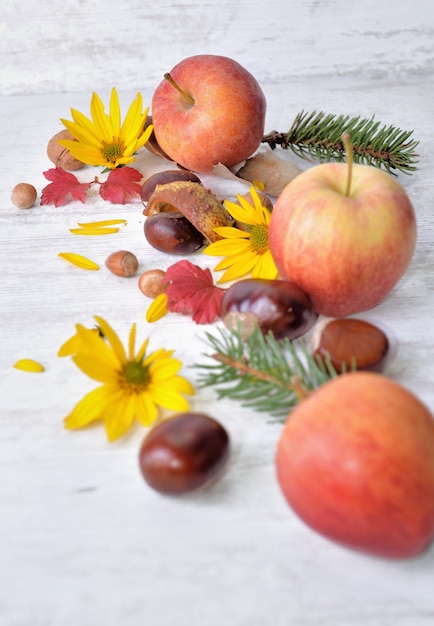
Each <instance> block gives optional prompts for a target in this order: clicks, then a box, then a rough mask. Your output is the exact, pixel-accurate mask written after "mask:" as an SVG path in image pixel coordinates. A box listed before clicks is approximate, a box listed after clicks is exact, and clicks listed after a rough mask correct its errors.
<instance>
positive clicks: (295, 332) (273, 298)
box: [220, 278, 318, 340]
mask: <svg viewBox="0 0 434 626" xmlns="http://www.w3.org/2000/svg"><path fill="white" fill-rule="evenodd" d="M235 312H237V313H239V314H240V315H245V314H246V313H249V314H250V315H249V322H250V321H251V316H252V315H254V316H255V317H256V323H257V324H258V327H259V328H260V330H261V331H262V332H263V333H264V334H266V333H268V332H269V331H271V332H272V333H273V335H274V338H275V339H277V340H280V339H283V338H285V337H287V338H288V339H291V340H292V339H296V338H297V337H300V336H301V335H304V334H305V333H306V332H307V331H308V330H309V329H310V328H312V326H313V325H314V324H315V322H316V320H317V318H318V316H317V314H316V313H315V311H314V309H313V306H312V303H311V301H310V299H309V297H308V296H307V295H306V294H305V293H304V291H302V290H301V289H300V288H299V287H297V285H295V284H294V283H291V282H289V281H287V280H278V279H276V280H269V279H265V278H246V279H244V280H240V281H237V282H236V283H234V284H233V285H231V286H230V287H229V288H228V289H227V290H226V292H225V294H224V296H223V300H222V304H221V309H220V314H221V317H222V318H225V317H226V316H227V315H228V314H229V313H235ZM231 324H232V326H233V320H232V322H231Z"/></svg>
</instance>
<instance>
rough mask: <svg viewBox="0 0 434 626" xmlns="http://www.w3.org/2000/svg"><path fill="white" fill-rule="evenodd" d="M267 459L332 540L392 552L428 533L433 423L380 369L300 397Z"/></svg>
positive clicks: (433, 533) (433, 532) (408, 549)
mask: <svg viewBox="0 0 434 626" xmlns="http://www.w3.org/2000/svg"><path fill="white" fill-rule="evenodd" d="M276 466H277V477H278V481H279V484H280V487H281V489H282V491H283V494H284V496H285V498H286V500H287V502H288V503H289V505H290V506H291V507H292V509H293V510H294V511H295V513H296V514H297V515H298V516H299V517H300V518H301V519H302V520H303V521H304V522H305V523H306V524H307V525H308V526H310V527H311V528H312V529H314V530H315V531H317V532H318V533H320V534H322V535H324V536H325V537H327V538H329V539H331V540H334V541H336V542H339V543H341V544H343V545H345V546H347V547H350V548H354V549H356V550H360V551H363V552H368V553H371V554H374V555H377V556H382V557H388V558H395V559H398V558H409V557H413V556H416V555H417V554H419V553H421V552H422V551H423V550H425V549H426V548H427V546H428V545H429V544H430V543H431V542H432V540H433V539H434V420H433V417H432V415H431V413H430V412H429V410H428V409H427V408H426V407H425V405H424V404H422V402H421V401H420V400H419V399H418V398H416V397H415V396H414V395H413V394H412V393H411V392H409V391H408V390H406V389H405V388H404V387H402V386H401V385H399V384H398V383H396V382H394V381H392V380H391V379H388V378H386V377H385V376H384V375H382V374H375V373H372V372H355V373H349V374H343V375H342V376H339V377H337V378H335V379H333V380H332V381H331V382H329V383H326V384H325V385H324V386H322V387H320V388H319V389H318V390H317V391H315V392H314V393H313V394H312V395H311V396H310V397H309V398H308V399H306V400H304V401H302V402H301V404H299V405H298V406H297V407H296V408H295V410H294V411H293V412H292V413H291V415H290V416H289V418H288V421H287V422H286V424H285V426H284V429H283V431H282V434H281V437H280V439H279V442H278V446H277V455H276Z"/></svg>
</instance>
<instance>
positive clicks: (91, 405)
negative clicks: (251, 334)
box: [65, 316, 194, 441]
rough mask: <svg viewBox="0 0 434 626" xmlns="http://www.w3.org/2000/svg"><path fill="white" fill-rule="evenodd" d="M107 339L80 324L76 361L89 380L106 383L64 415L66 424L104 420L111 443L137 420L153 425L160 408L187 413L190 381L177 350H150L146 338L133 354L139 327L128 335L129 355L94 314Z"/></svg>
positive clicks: (192, 392)
mask: <svg viewBox="0 0 434 626" xmlns="http://www.w3.org/2000/svg"><path fill="white" fill-rule="evenodd" d="M95 319H96V321H97V324H98V328H99V329H100V330H101V332H102V334H103V335H104V337H105V339H103V338H102V337H101V336H100V335H99V334H97V333H95V332H94V330H92V329H88V328H85V327H84V326H81V325H80V324H77V325H76V329H77V333H78V334H80V336H81V340H82V342H83V350H82V351H80V352H78V353H76V354H75V355H74V356H73V361H74V363H75V364H76V365H77V367H79V368H80V369H81V370H82V372H84V373H85V374H86V375H87V376H89V377H90V378H92V379H94V380H97V381H98V382H100V383H102V385H100V386H99V387H96V388H95V389H93V390H92V391H90V392H89V393H87V394H86V395H85V396H84V398H82V399H81V400H80V401H79V402H78V404H76V406H75V407H74V409H73V410H72V412H71V413H70V415H68V416H67V417H66V418H65V427H66V428H68V429H76V428H82V427H84V426H87V425H88V424H90V423H91V422H94V421H96V420H103V422H104V426H105V429H106V432H107V437H108V439H109V441H114V440H115V439H118V438H119V437H121V436H122V435H123V434H124V433H125V432H126V431H127V430H128V429H129V428H130V426H131V425H132V423H133V421H134V419H135V418H136V419H137V420H138V421H139V422H140V423H141V424H143V426H149V425H150V424H152V422H154V421H155V420H156V418H157V417H158V412H159V407H161V408H165V409H169V410H172V411H187V410H188V409H189V404H188V402H187V400H186V399H185V398H184V397H183V394H187V395H192V394H194V389H193V387H192V385H191V384H190V383H189V382H188V381H187V380H186V379H185V378H183V377H182V376H178V371H179V370H180V369H181V367H182V363H181V361H179V360H178V359H175V358H173V357H172V354H173V350H165V349H159V350H156V351H155V352H152V353H151V354H149V355H147V354H146V349H147V347H148V342H149V340H148V339H146V340H145V341H144V342H143V343H142V345H141V347H140V349H139V350H138V352H137V354H135V338H136V325H135V324H133V325H132V327H131V330H130V335H129V344H128V354H127V352H126V351H125V348H124V346H123V345H122V342H121V340H120V339H119V337H118V335H117V334H116V332H115V331H114V330H113V328H112V327H111V326H110V325H109V324H108V322H106V321H105V320H104V319H103V318H101V317H98V316H95Z"/></svg>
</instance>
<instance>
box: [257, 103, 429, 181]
mask: <svg viewBox="0 0 434 626" xmlns="http://www.w3.org/2000/svg"><path fill="white" fill-rule="evenodd" d="M345 133H349V135H350V137H351V142H352V144H353V152H354V155H353V158H354V162H356V163H364V164H366V165H373V166H375V167H378V168H380V169H381V168H383V169H385V170H386V171H387V172H389V173H390V174H394V173H395V172H394V170H399V171H401V172H404V173H405V174H410V173H411V172H413V171H415V170H416V169H417V168H416V167H415V163H417V162H418V161H417V160H415V158H416V157H417V156H418V155H417V154H415V152H414V150H415V149H416V147H417V146H418V145H419V142H418V141H416V140H414V139H411V135H412V134H413V131H405V130H401V129H400V128H396V127H395V126H393V125H389V126H387V125H382V124H381V122H378V121H376V120H375V119H374V117H371V118H361V117H360V116H358V117H350V116H349V115H338V116H337V115H333V114H325V113H323V112H322V111H321V112H319V113H317V112H316V111H313V112H312V113H305V112H304V111H302V112H301V113H299V114H298V115H297V117H296V118H295V120H294V122H293V124H292V126H291V128H290V129H289V131H288V132H287V133H279V132H277V131H273V132H272V133H270V134H269V135H265V136H264V137H263V138H262V143H267V144H268V145H269V146H270V147H271V148H273V149H274V148H275V147H276V146H277V145H279V146H281V147H282V148H284V149H288V148H289V149H290V150H292V151H293V152H294V153H295V154H296V155H297V156H299V157H301V158H302V159H306V160H312V159H313V160H317V161H319V162H320V163H324V162H328V161H332V160H335V161H344V160H345V149H344V145H343V143H342V135H343V134H345Z"/></svg>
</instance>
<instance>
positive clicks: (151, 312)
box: [146, 293, 168, 323]
mask: <svg viewBox="0 0 434 626" xmlns="http://www.w3.org/2000/svg"><path fill="white" fill-rule="evenodd" d="M166 313H168V308H167V295H166V294H165V293H160V294H159V295H158V296H157V297H156V298H154V299H153V301H152V302H151V304H150V305H149V307H148V310H147V311H146V321H147V322H150V323H152V322H156V321H157V320H159V319H161V318H162V317H164V316H165V315H166Z"/></svg>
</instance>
